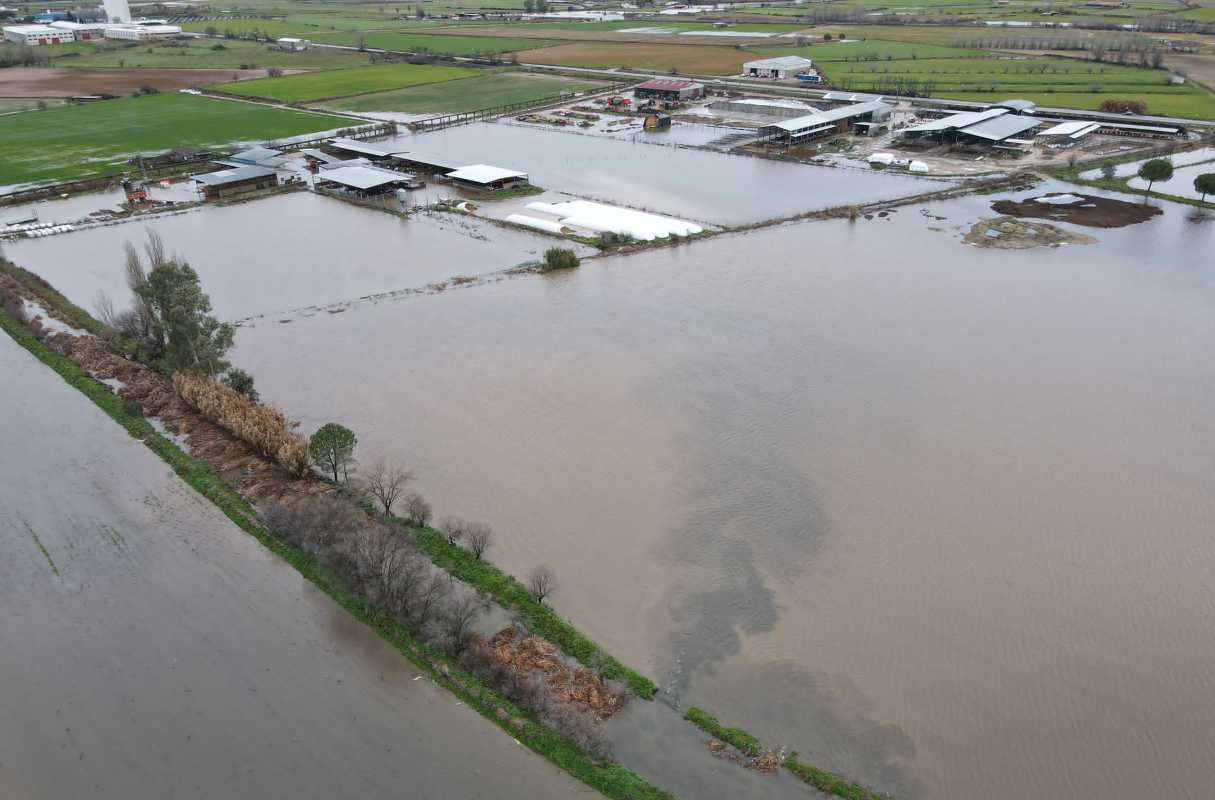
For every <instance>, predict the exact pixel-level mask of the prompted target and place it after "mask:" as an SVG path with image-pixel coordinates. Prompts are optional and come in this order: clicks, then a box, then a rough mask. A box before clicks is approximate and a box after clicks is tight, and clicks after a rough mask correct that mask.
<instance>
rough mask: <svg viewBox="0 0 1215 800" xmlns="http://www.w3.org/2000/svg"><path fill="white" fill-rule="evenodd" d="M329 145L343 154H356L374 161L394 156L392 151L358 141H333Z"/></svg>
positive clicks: (342, 139)
mask: <svg viewBox="0 0 1215 800" xmlns="http://www.w3.org/2000/svg"><path fill="white" fill-rule="evenodd" d="M328 144H329V147H330V148H331V149H333V150H340V151H342V152H343V153H354V154H355V155H356V156H362V157H363V158H370V159H371V160H372V161H384V160H385V159H389V158H392V156H393V153H392V151H391V150H385V149H384V148H382V147H376V146H375V145H370V144H367V143H366V142H360V141H359V140H358V139H345V138H338V139H331V140H330V141H329V143H328Z"/></svg>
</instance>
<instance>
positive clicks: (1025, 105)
mask: <svg viewBox="0 0 1215 800" xmlns="http://www.w3.org/2000/svg"><path fill="white" fill-rule="evenodd" d="M990 108H1002V109H1004V110H1005V111H1007V112H1009V113H1010V114H1032V113H1034V112H1035V111H1037V110H1038V105H1037V103H1034V102H1033V101H1032V100H1004V101H1002V102H999V103H992V104H991V106H990Z"/></svg>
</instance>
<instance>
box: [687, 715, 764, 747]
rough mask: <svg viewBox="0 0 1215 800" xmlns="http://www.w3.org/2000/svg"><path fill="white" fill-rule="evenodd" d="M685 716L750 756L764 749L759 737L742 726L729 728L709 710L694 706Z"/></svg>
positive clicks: (703, 729) (689, 720)
mask: <svg viewBox="0 0 1215 800" xmlns="http://www.w3.org/2000/svg"><path fill="white" fill-rule="evenodd" d="M683 718H684V719H686V720H687V721H688V722H691V723H692V724H693V725H695V726H696V727H698V728H700V729H701V730H702V731H704V732H705V733H707V734H709V735H710V736H712V737H713V738H715V739H720V740H721V741H723V742H725V743H726V744H732V745H734V746H735V747H737V748H738V749H739V750H741V751H742V752H744V753H746V754H747V755H749V756H757V755H759V754H760V753H761V752H762V751H763V746H762V745H761V744H760V743H759V739H758V738H756V737H755V736H753V735H751V734H749V733H747V732H746V731H744V730H743V729H742V728H727V727H725V726H724V725H722V724H721V723H720V722H718V721H717V717H715V716H713V715H712V714H710V713H709V712H707V711H705V710H703V709H700V708H697V707H696V706H692V707H691V708H689V709H688V712H687V713H686V714H684V715H683Z"/></svg>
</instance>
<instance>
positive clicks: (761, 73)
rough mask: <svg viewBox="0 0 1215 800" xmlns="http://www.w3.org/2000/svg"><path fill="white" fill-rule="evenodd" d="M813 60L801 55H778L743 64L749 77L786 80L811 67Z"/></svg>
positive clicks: (744, 70)
mask: <svg viewBox="0 0 1215 800" xmlns="http://www.w3.org/2000/svg"><path fill="white" fill-rule="evenodd" d="M811 66H813V62H812V61H811V60H810V59H808V58H802V57H801V56H777V57H776V58H763V59H760V60H759V61H748V62H747V63H745V64H743V74H744V75H746V76H747V77H749V78H775V79H776V80H778V81H779V80H784V79H785V78H792V77H793V76H794V75H796V74H797V73H799V72H802V71H803V70H807V69H810V67H811Z"/></svg>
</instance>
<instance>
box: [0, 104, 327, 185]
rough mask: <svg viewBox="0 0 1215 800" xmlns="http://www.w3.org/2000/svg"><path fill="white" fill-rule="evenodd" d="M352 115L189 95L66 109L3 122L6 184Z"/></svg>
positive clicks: (291, 131) (292, 130) (112, 166)
mask: <svg viewBox="0 0 1215 800" xmlns="http://www.w3.org/2000/svg"><path fill="white" fill-rule="evenodd" d="M347 124H349V120H346V119H343V118H340V117H333V116H328V115H325V114H319V113H312V112H306V111H292V110H288V109H279V108H266V107H263V106H257V105H253V104H251V103H241V102H235V101H231V100H220V99H217V98H212V97H198V96H195V95H186V94H177V93H173V94H155V95H148V96H146V97H127V98H122V99H120V100H106V101H105V102H101V103H89V104H87V105H79V106H60V107H57V108H51V109H48V110H46V111H30V112H27V113H24V114H14V115H12V116H8V117H5V118H4V122H3V123H0V186H4V185H11V184H25V183H38V182H47V181H56V180H59V181H63V180H75V179H79V178H88V177H92V176H96V175H107V174H115V173H119V172H121V171H122V167H123V164H124V163H125V162H126V161H127V159H128V158H130V157H131V156H134V155H137V154H140V153H142V154H144V155H151V154H153V153H158V152H163V151H165V150H170V149H172V148H174V147H178V146H192V147H219V146H223V145H227V144H232V143H235V142H260V141H266V140H269V139H277V138H285V137H288V136H298V135H300V134H305V133H311V132H314V131H318V132H319V131H325V130H331V129H334V128H341V127H344V126H345V125H347Z"/></svg>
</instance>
